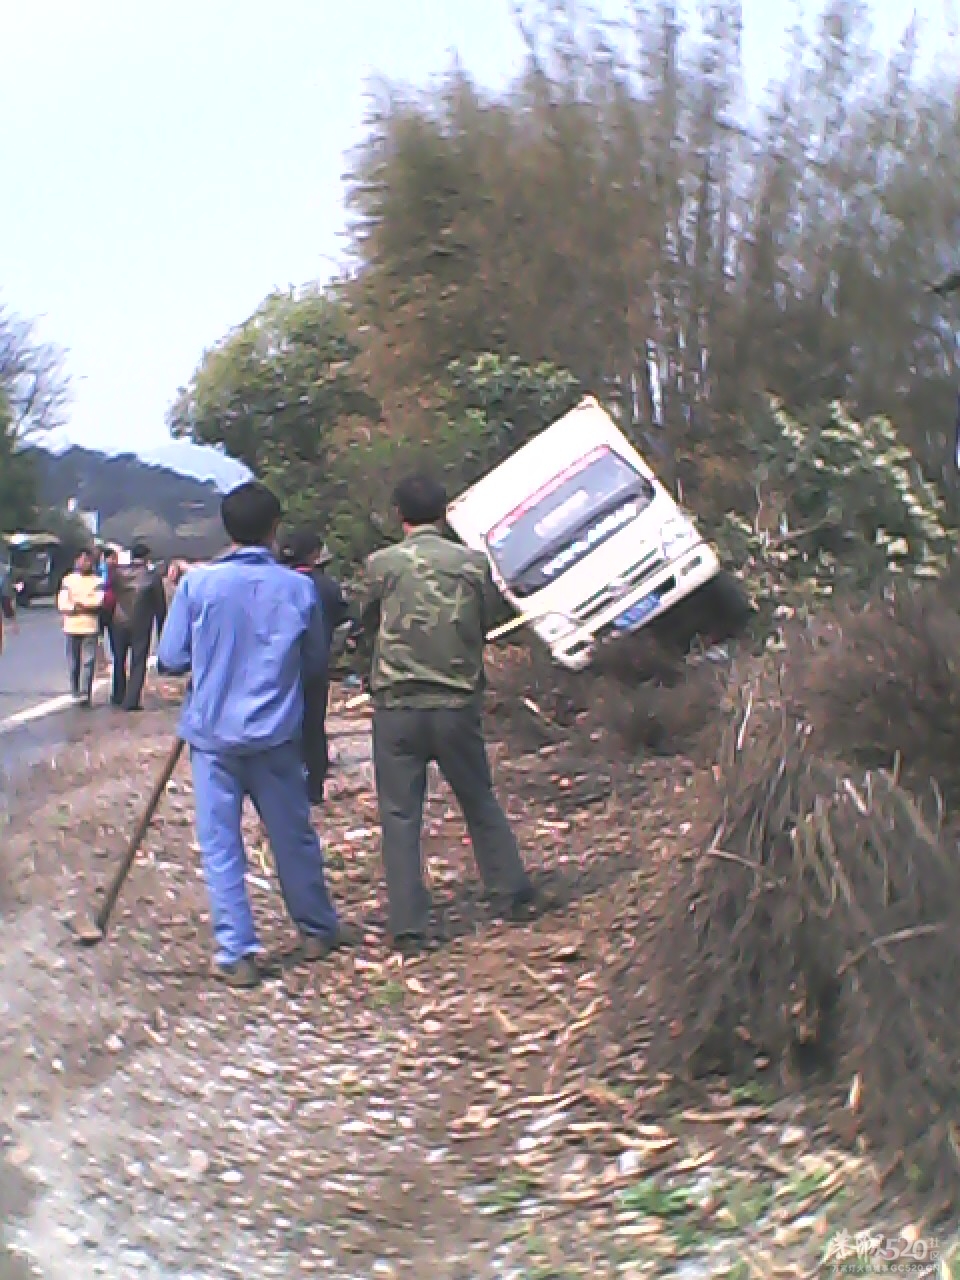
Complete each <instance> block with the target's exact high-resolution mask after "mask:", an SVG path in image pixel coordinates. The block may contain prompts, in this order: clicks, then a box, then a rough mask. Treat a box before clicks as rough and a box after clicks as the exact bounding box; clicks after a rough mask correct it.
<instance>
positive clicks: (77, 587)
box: [57, 551, 103, 707]
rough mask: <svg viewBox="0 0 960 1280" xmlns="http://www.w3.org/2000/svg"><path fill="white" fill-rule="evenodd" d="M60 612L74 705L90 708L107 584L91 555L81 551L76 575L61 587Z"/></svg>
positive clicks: (74, 573) (58, 603) (58, 598)
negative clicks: (104, 592) (101, 611)
mask: <svg viewBox="0 0 960 1280" xmlns="http://www.w3.org/2000/svg"><path fill="white" fill-rule="evenodd" d="M57 608H58V609H59V610H60V612H61V614H62V615H63V633H64V635H65V636H66V640H67V667H68V669H69V671H70V692H71V694H72V695H73V700H74V702H77V703H79V704H80V705H81V706H84V707H89V706H90V705H91V702H92V700H93V674H94V668H95V667H96V663H97V647H98V645H99V642H100V610H101V609H102V608H103V581H102V579H101V578H100V575H99V574H98V573H97V571H96V569H95V568H94V566H93V556H92V555H91V554H90V552H89V551H81V553H80V555H79V556H78V557H77V561H76V564H75V566H74V569H73V572H72V573H68V574H67V576H66V577H65V578H64V580H63V582H62V583H61V585H60V592H59V595H58V596H57Z"/></svg>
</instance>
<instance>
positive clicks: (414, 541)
mask: <svg viewBox="0 0 960 1280" xmlns="http://www.w3.org/2000/svg"><path fill="white" fill-rule="evenodd" d="M394 504H395V506H396V508H397V512H398V514H399V516H400V519H401V522H402V524H403V529H404V535H405V536H404V541H403V542H402V543H400V544H398V545H397V546H394V547H389V548H387V549H385V550H383V551H378V552H376V553H375V554H374V555H372V556H371V557H370V558H369V560H368V561H367V566H366V581H365V583H364V588H363V603H362V608H361V625H362V627H363V631H364V633H365V634H366V635H367V636H370V635H371V634H373V635H374V637H375V638H374V646H373V663H372V667H371V672H370V691H371V693H372V695H373V703H374V713H373V766H374V772H375V775H376V780H377V799H378V803H379V808H380V824H381V828H382V832H383V845H382V849H383V861H384V867H385V869H386V873H387V897H388V900H389V909H390V931H391V933H392V934H393V937H394V942H395V944H396V945H397V946H398V947H399V948H400V949H401V950H407V949H409V948H412V949H417V948H419V947H420V946H422V945H423V944H424V942H425V940H426V932H427V923H428V918H429V913H430V897H429V894H428V893H427V891H426V888H425V886H424V884H423V870H422V865H421V858H420V834H421V825H422V821H423V803H424V798H425V796H426V787H427V767H428V765H429V764H430V763H431V762H434V763H435V764H436V765H437V766H438V768H439V769H440V772H441V773H442V774H443V776H444V777H445V778H446V780H447V782H448V783H449V784H450V787H451V788H452V790H453V792H454V795H455V796H456V797H457V800H458V801H459V803H460V806H461V808H462V809H463V815H464V818H465V819H466V822H467V828H468V830H469V832H470V839H471V841H472V843H473V850H474V856H475V858H476V862H477V867H478V869H479V871H480V875H481V876H482V878H483V882H484V884H485V886H486V888H487V891H488V893H489V894H490V895H491V897H492V898H494V899H500V900H503V901H505V904H506V906H507V909H508V911H509V912H510V913H511V914H512V915H514V916H517V917H520V916H523V915H524V914H526V913H529V911H530V909H531V907H532V904H533V902H534V893H533V889H532V886H531V884H530V881H529V879H528V877H527V874H526V872H525V870H524V867H523V863H522V862H521V860H520V854H519V851H518V849H517V842H516V839H515V837H514V835H513V832H512V831H511V829H510V824H509V823H508V821H507V818H506V815H505V814H504V812H503V809H502V808H501V806H500V804H499V802H498V801H497V798H496V796H495V795H494V793H493V781H492V778H491V775H490V765H489V761H488V760H487V752H486V744H485V742H484V737H483V723H482V712H483V708H482V690H483V685H484V674H483V646H484V639H485V634H486V628H487V620H488V617H489V615H490V613H491V611H492V606H493V600H492V598H491V597H492V594H493V584H492V582H491V578H490V571H489V568H488V567H487V561H486V558H485V557H483V556H482V555H480V554H478V553H477V552H474V551H470V550H468V549H467V548H465V547H461V546H459V545H457V544H456V543H453V542H450V541H448V540H447V539H446V538H444V537H443V536H442V534H441V533H440V525H441V522H442V521H443V518H444V514H445V511H446V505H447V498H446V492H445V490H444V488H443V486H442V485H441V484H440V483H439V482H437V481H436V480H434V479H433V478H432V477H430V476H427V475H422V474H416V475H412V476H408V477H407V478H406V479H405V480H402V481H401V482H400V483H399V484H398V485H397V488H396V490H395V491H394Z"/></svg>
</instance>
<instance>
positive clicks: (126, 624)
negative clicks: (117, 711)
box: [110, 542, 167, 711]
mask: <svg viewBox="0 0 960 1280" xmlns="http://www.w3.org/2000/svg"><path fill="white" fill-rule="evenodd" d="M110 596H111V598H112V601H113V628H112V631H111V643H112V646H113V691H112V694H111V698H110V701H111V702H112V703H113V705H114V706H115V707H122V708H123V710H124V711H140V710H142V699H143V686H144V682H145V681H146V678H147V662H148V661H149V658H150V644H151V642H152V640H153V628H154V624H156V628H157V636H158V637H159V635H160V632H161V631H162V630H163V624H164V622H165V621H166V617H167V597H166V593H165V591H164V589H163V579H162V578H161V577H160V574H159V573H158V572H157V570H156V569H155V568H154V566H153V565H152V564H151V563H150V548H149V547H148V546H147V545H146V544H145V543H143V542H137V543H135V544H134V546H133V548H132V551H131V562H130V564H129V565H128V566H121V567H118V568H117V570H116V572H115V574H114V577H113V581H112V583H111V591H110ZM128 660H129V670H128V667H127V663H128Z"/></svg>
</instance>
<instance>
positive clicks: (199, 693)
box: [157, 547, 329, 754]
mask: <svg viewBox="0 0 960 1280" xmlns="http://www.w3.org/2000/svg"><path fill="white" fill-rule="evenodd" d="M328 657H329V648H328V645H327V641H326V635H325V628H324V623H323V614H322V610H321V607H320V603H319V601H318V599H317V593H316V591H315V590H314V586H313V583H312V582H311V581H310V579H309V578H305V577H304V576H303V575H302V574H299V573H295V572H294V571H293V570H292V569H286V568H284V567H283V566H282V565H279V564H277V562H276V560H274V558H273V556H272V555H271V554H270V552H269V551H267V550H266V549H265V548H262V547H244V548H240V549H238V550H236V551H233V552H231V553H229V554H228V555H226V556H224V557H223V558H222V559H220V560H217V561H216V562H215V563H213V564H209V565H203V566H201V567H199V568H197V569H191V571H190V572H189V573H188V574H187V576H186V577H185V578H184V580H183V582H182V583H181V584H180V587H179V589H178V591H177V593H176V595H175V596H174V598H173V603H172V604H171V606H170V612H169V614H168V615H167V621H166V625H165V626H164V628H163V634H162V636H161V637H160V645H159V647H158V650H157V666H158V669H159V670H160V671H161V672H166V673H168V674H170V675H186V674H187V672H189V673H190V675H191V688H190V690H189V692H188V694H187V697H186V699H185V701H184V706H183V711H182V713H181V716H180V736H181V737H182V738H183V740H184V741H185V742H186V743H188V744H189V745H190V746H191V747H193V748H194V749H195V750H197V751H214V752H227V753H238V754H240V753H242V754H249V753H253V752H256V751H268V750H270V749H271V748H273V747H278V746H282V745H283V744H284V743H287V742H294V741H296V740H298V739H299V738H300V737H301V735H302V725H303V685H304V681H305V680H309V679H313V678H315V677H317V676H322V675H323V674H325V672H326V669H327V660H328Z"/></svg>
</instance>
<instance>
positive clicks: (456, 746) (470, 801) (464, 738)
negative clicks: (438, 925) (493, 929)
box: [373, 704, 529, 937]
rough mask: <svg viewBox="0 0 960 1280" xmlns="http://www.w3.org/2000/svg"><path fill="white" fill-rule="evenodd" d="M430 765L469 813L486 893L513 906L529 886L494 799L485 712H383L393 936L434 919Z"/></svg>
mask: <svg viewBox="0 0 960 1280" xmlns="http://www.w3.org/2000/svg"><path fill="white" fill-rule="evenodd" d="M431 761H434V762H436V764H437V766H438V768H439V769H440V772H441V773H442V774H443V776H444V778H446V780H447V782H448V783H449V784H450V788H451V790H452V791H453V793H454V795H455V796H456V798H457V802H458V804H459V805H460V808H461V809H462V810H463V816H464V818H465V820H466V823H467V829H468V831H469V832H470V840H471V842H472V844H473V856H474V858H475V860H476V863H477V870H478V871H479V872H480V876H481V879H482V880H483V883H484V885H485V887H486V889H487V892H488V893H489V894H490V895H491V896H493V897H498V898H499V897H503V898H506V899H509V898H511V897H512V896H513V895H514V894H517V893H520V892H522V891H524V890H525V889H527V888H528V887H529V881H528V879H527V874H526V872H525V870H524V868H523V863H522V862H521V861H520V854H519V851H518V849H517V841H516V838H515V837H514V834H513V832H512V830H511V829H510V824H509V823H508V822H507V818H506V815H505V814H504V812H503V809H502V808H501V807H500V804H499V803H498V801H497V798H496V796H495V795H494V793H493V780H492V778H491V776H490V763H489V760H488V759H487V749H486V744H485V742H484V739H483V721H482V714H481V710H480V707H479V706H478V705H477V704H472V705H471V706H468V707H462V708H443V709H439V710H430V711H421V710H416V711H415V710H406V709H404V710H389V711H388V710H382V709H377V710H376V711H375V712H374V716H373V764H374V771H375V774H376V780H377V799H378V802H379V805H380V824H381V827H382V830H383V864H384V871H385V873H386V877H387V895H388V897H389V900H390V931H391V933H392V934H393V935H394V937H396V936H398V935H401V934H422V933H424V932H425V931H426V927H427V922H428V919H429V914H430V898H429V895H428V893H427V890H426V888H425V887H424V883H423V867H422V864H421V857H420V831H421V826H422V822H423V802H424V798H425V796H426V789H427V765H428V764H429V763H430V762H431Z"/></svg>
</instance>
